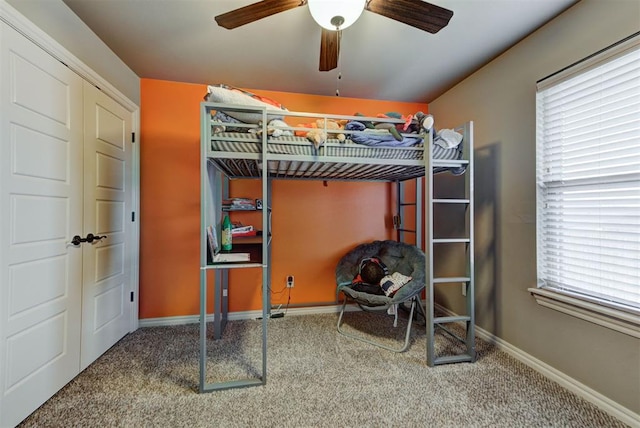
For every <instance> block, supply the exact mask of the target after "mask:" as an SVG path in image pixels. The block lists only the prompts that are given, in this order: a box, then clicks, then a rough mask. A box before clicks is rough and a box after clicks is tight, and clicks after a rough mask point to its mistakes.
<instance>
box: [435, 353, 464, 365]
mask: <svg viewBox="0 0 640 428" xmlns="http://www.w3.org/2000/svg"><path fill="white" fill-rule="evenodd" d="M466 362H469V363H472V362H473V358H472V357H471V355H467V354H463V355H447V356H444V357H438V358H435V359H434V361H433V364H435V365H438V364H450V363H466Z"/></svg>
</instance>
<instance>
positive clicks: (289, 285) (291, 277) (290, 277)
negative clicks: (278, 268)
mask: <svg viewBox="0 0 640 428" xmlns="http://www.w3.org/2000/svg"><path fill="white" fill-rule="evenodd" d="M293 284H294V281H293V275H289V276H288V277H287V288H293Z"/></svg>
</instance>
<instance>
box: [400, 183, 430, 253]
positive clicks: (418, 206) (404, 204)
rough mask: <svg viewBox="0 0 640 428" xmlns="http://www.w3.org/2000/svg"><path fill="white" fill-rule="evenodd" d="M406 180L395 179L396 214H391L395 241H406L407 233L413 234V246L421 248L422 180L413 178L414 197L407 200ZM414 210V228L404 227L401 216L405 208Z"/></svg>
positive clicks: (404, 215)
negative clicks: (411, 199)
mask: <svg viewBox="0 0 640 428" xmlns="http://www.w3.org/2000/svg"><path fill="white" fill-rule="evenodd" d="M406 187H407V181H396V209H397V214H396V215H395V216H393V227H394V228H395V229H396V241H398V242H407V238H408V235H415V246H416V247H418V248H422V237H423V231H422V225H423V222H422V206H423V202H422V196H423V192H422V180H421V179H420V178H417V179H415V199H414V201H413V202H412V201H410V200H407V189H406ZM411 208H413V209H414V210H415V228H414V229H406V228H405V227H404V226H403V218H405V217H406V214H405V210H410V209H411Z"/></svg>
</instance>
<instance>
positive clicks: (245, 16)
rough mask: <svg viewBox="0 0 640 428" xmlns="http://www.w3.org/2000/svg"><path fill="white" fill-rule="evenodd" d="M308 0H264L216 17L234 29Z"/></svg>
mask: <svg viewBox="0 0 640 428" xmlns="http://www.w3.org/2000/svg"><path fill="white" fill-rule="evenodd" d="M306 3H307V1H306V0H263V1H259V2H257V3H252V4H250V5H248V6H245V7H241V8H239V9H235V10H232V11H230V12H227V13H223V14H222V15H218V16H216V17H215V20H216V22H217V23H218V25H219V26H221V27H224V28H226V29H229V30H231V29H233V28H236V27H240V26H241V25H245V24H249V23H251V22H254V21H257V20H259V19H262V18H266V17H267V16H271V15H275V14H276V13H280V12H284V11H287V10H289V9H293V8H296V7H298V6H302V5H304V4H306Z"/></svg>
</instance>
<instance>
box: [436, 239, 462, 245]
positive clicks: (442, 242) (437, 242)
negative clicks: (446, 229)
mask: <svg viewBox="0 0 640 428" xmlns="http://www.w3.org/2000/svg"><path fill="white" fill-rule="evenodd" d="M456 242H471V240H470V239H469V238H438V239H433V243H434V244H451V243H456Z"/></svg>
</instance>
